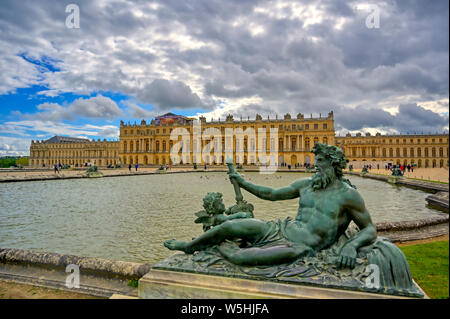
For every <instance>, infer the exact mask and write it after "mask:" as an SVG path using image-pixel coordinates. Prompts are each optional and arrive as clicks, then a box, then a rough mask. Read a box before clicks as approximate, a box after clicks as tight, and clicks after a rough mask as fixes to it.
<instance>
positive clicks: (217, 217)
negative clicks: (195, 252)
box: [195, 192, 254, 231]
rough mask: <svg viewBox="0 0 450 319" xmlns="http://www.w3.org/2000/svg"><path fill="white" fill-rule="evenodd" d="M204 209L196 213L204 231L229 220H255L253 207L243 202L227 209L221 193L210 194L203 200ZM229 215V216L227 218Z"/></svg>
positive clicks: (198, 222) (197, 220)
mask: <svg viewBox="0 0 450 319" xmlns="http://www.w3.org/2000/svg"><path fill="white" fill-rule="evenodd" d="M203 208H204V209H205V210H201V211H199V212H197V213H195V216H197V217H198V218H197V219H196V220H195V223H197V224H200V223H201V224H203V230H204V231H207V230H208V229H210V228H211V227H214V226H217V225H220V224H222V223H223V222H225V221H227V220H232V219H237V218H253V217H254V216H253V209H254V208H253V205H252V204H248V203H247V202H245V201H243V202H242V203H239V204H236V205H233V206H230V207H228V208H227V209H225V205H224V203H223V201H222V194H221V193H214V192H210V193H208V194H206V196H205V197H204V198H203ZM227 215H228V216H227Z"/></svg>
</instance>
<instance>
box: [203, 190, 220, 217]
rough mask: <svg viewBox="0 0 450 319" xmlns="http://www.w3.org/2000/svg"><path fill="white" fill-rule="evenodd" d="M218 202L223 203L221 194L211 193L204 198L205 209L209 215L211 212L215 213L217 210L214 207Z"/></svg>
mask: <svg viewBox="0 0 450 319" xmlns="http://www.w3.org/2000/svg"><path fill="white" fill-rule="evenodd" d="M217 201H222V194H221V193H215V192H209V193H207V194H206V196H205V197H204V198H203V208H204V209H205V210H206V211H207V212H208V213H209V212H211V213H212V212H215V210H216V208H215V207H214V203H216V202H217Z"/></svg>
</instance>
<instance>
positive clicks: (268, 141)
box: [30, 112, 449, 167]
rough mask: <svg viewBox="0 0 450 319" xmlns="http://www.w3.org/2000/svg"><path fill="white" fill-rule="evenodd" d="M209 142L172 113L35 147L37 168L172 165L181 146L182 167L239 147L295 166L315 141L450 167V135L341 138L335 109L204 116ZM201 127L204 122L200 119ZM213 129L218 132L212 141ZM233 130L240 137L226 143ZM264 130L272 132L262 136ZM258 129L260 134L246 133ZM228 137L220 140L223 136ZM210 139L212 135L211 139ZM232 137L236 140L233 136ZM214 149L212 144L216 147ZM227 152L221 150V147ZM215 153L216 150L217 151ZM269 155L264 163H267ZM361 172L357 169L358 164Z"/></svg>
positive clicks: (252, 156)
mask: <svg viewBox="0 0 450 319" xmlns="http://www.w3.org/2000/svg"><path fill="white" fill-rule="evenodd" d="M199 122H200V124H201V131H202V132H203V136H202V137H203V138H197V137H198V136H199V135H197V134H196V132H195V131H194V130H195V127H196V126H193V123H194V119H193V118H189V117H185V116H181V115H176V114H173V113H167V114H164V115H162V116H158V117H156V118H154V119H153V120H151V122H150V123H147V122H146V121H145V120H142V121H141V123H140V124H136V123H135V124H130V123H128V124H125V123H124V122H123V121H121V123H120V141H106V140H103V141H100V140H97V141H94V140H92V141H90V140H88V139H78V138H70V137H61V136H55V137H53V138H51V139H49V140H47V141H36V142H34V141H32V143H31V146H30V166H34V167H42V165H43V164H45V165H46V166H49V165H53V164H55V163H61V164H70V165H76V164H78V165H83V164H84V163H90V164H94V165H98V166H107V165H110V164H111V165H115V164H117V163H119V162H120V163H122V165H129V164H132V165H134V164H136V163H138V164H140V165H159V164H171V163H172V159H171V156H170V150H171V149H172V147H173V146H174V145H178V146H183V148H185V149H188V150H189V152H188V153H187V154H186V153H184V154H182V152H181V150H180V152H179V155H182V156H181V163H183V164H188V163H189V164H191V163H193V162H194V160H195V161H196V162H197V163H201V164H203V163H205V162H206V163H208V164H211V165H213V164H220V163H223V162H224V158H225V155H226V153H227V151H229V150H230V149H231V152H232V153H233V157H234V158H233V159H234V161H235V162H236V163H243V164H257V163H258V162H259V163H261V162H263V161H264V154H266V157H267V156H269V155H270V154H273V153H274V152H277V154H278V155H277V157H276V163H277V164H278V165H280V164H282V163H286V164H290V165H295V164H298V163H299V164H305V163H313V161H314V154H312V153H311V149H312V147H313V146H314V144H315V143H317V142H320V143H327V144H330V145H337V146H339V147H341V148H342V149H343V150H344V151H345V154H346V156H347V158H348V159H349V160H350V161H352V162H355V164H356V163H360V164H361V163H373V164H376V163H387V162H391V163H393V164H417V165H418V166H419V167H446V166H447V162H448V143H449V140H448V134H435V135H388V136H383V135H381V134H379V133H377V134H376V135H375V136H372V135H370V134H369V133H367V134H366V135H364V136H363V135H361V134H360V133H358V134H357V135H356V136H351V135H350V134H347V135H346V136H344V137H339V136H338V137H335V131H334V117H333V112H330V113H328V114H327V116H326V117H322V116H321V115H320V116H319V117H315V118H313V117H312V116H310V117H309V118H308V117H305V116H304V115H303V114H301V113H299V114H297V116H296V117H294V118H292V117H291V115H290V114H286V115H284V116H283V118H280V119H279V118H278V117H276V118H275V119H270V118H267V119H263V118H262V117H261V116H260V115H258V114H257V115H256V118H255V119H252V120H250V118H247V119H242V118H240V119H234V118H233V116H231V115H229V116H227V118H226V119H225V120H220V119H219V120H217V121H214V120H211V121H209V122H207V121H206V119H205V118H204V117H200V121H199ZM197 123H198V122H197ZM180 128H181V129H185V131H184V132H185V134H180V135H179V136H178V140H171V139H170V136H171V133H172V132H173V130H174V129H180ZM208 129H215V132H216V133H218V134H210V135H209V136H205V134H204V132H205V130H208ZM227 129H228V130H229V129H232V130H233V131H234V132H235V133H236V132H237V131H238V129H240V130H242V131H243V133H238V134H235V135H234V136H233V137H232V139H233V140H226V131H227ZM259 129H265V131H266V134H265V135H262V134H261V135H258V130H259ZM271 129H277V130H278V132H277V134H278V136H275V137H274V136H273V135H272V136H271V135H270V130H271ZM252 130H253V131H254V132H255V133H256V135H254V136H252V135H248V134H247V135H246V134H245V133H246V132H249V131H252ZM219 135H220V136H219ZM205 137H206V138H205ZM228 139H230V137H228ZM175 143H177V144H175ZM208 147H210V148H209V149H208ZM219 148H220V149H221V151H220V152H217V151H216V152H215V153H214V149H216V150H218V149H219ZM196 149H198V150H207V151H208V154H206V155H205V156H203V157H196V153H195V152H194V150H196ZM209 151H211V153H209ZM261 155H262V158H261ZM354 167H356V166H354Z"/></svg>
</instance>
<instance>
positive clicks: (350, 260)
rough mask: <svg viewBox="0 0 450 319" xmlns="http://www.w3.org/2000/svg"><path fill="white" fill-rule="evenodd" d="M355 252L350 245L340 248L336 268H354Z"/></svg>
mask: <svg viewBox="0 0 450 319" xmlns="http://www.w3.org/2000/svg"><path fill="white" fill-rule="evenodd" d="M356 256H357V252H356V249H355V248H354V247H353V246H351V245H346V246H344V247H342V250H341V252H340V254H339V257H338V259H337V266H338V267H340V268H345V267H349V268H352V269H353V268H355V262H356Z"/></svg>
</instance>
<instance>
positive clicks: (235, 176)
mask: <svg viewBox="0 0 450 319" xmlns="http://www.w3.org/2000/svg"><path fill="white" fill-rule="evenodd" d="M228 177H229V178H230V180H231V179H234V180H235V181H237V183H238V184H239V186H241V185H242V183H243V182H244V178H243V177H242V176H241V174H239V173H238V172H233V173H228Z"/></svg>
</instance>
